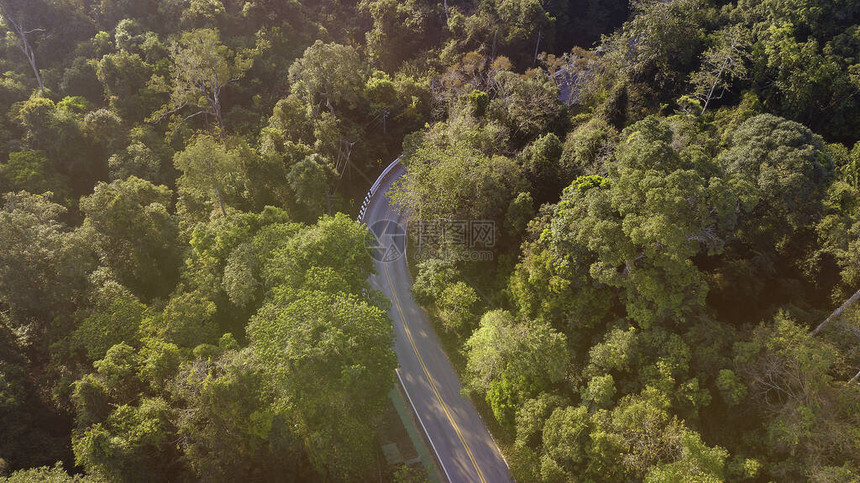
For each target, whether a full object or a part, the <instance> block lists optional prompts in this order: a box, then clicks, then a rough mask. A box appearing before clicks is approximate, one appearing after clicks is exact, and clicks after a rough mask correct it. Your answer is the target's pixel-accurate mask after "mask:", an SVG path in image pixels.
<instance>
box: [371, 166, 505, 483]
mask: <svg viewBox="0 0 860 483" xmlns="http://www.w3.org/2000/svg"><path fill="white" fill-rule="evenodd" d="M405 172H406V169H405V168H403V166H401V165H400V164H399V163H396V165H395V166H394V168H393V169H391V170H386V172H384V173H383V175H382V176H381V177H380V179H379V180H378V182H377V184H378V187H377V189H376V190H375V192H373V193H372V195H371V197H370V199H369V203H368V204H367V209H366V211H365V212H363V214H364V217H363V219H362V221H364V222H365V223H367V225H368V226H369V227H371V228H372V229H373V228H374V227H379V226H380V222H382V225H384V224H385V221H386V220H390V222H393V223H390V225H391V226H394V223H396V224H397V225H398V226H399V227H400V228H402V230H399V229H397V227H394V228H395V230H397V232H398V233H396V234H395V236H399V237H400V238H401V240H405V237H404V236H403V234H404V233H405V229H406V219H405V217H404V216H401V215H400V214H399V213H397V212H396V211H394V210H393V209H392V208H391V206H390V205H389V202H388V196H387V193H388V191H389V190H390V189H391V185H392V183H393V182H394V181H395V180H396V179H397V178H399V177H400V176H402V175H403V174H404V173H405ZM373 231H379V230H373ZM385 233H389V234H391V233H392V231H391V230H388V231H386V232H385ZM382 238H383V239H382V240H380V242H381V244H383V245H388V246H389V247H390V246H391V240H390V238H391V237H387V236H383V237H382ZM385 238H389V239H388V240H386V239H385ZM377 258H381V257H377ZM390 258H393V259H392V260H390V261H387V262H386V261H376V262H375V264H376V274H375V275H372V276H371V277H370V285H371V286H372V287H373V288H374V289H376V290H379V291H381V292H382V293H383V294H385V296H386V297H388V299H389V300H390V301H391V309H390V311H389V314H390V315H391V320H392V321H393V322H394V335H395V342H394V350H395V352H396V353H397V360H398V361H399V363H400V369H399V370H398V372H397V377H398V378H399V379H400V382H401V383H402V384H403V387H404V389H405V390H406V393H407V395H408V397H409V399H410V402H411V403H412V406H413V408H414V410H415V413H416V416H417V417H418V420H419V422H420V423H421V426H422V427H423V429H424V431H425V433H426V435H427V438H428V439H429V440H430V444H431V446H432V449H433V451H435V453H436V457H437V459H438V461H439V463H440V466H441V467H442V472H443V473H444V474H445V477H447V478H448V480H449V481H452V482H481V483H485V482H491V483H495V482H506V481H511V475H510V472H509V471H508V467H507V464H506V463H505V461H504V459H503V458H502V456H501V453H500V452H499V448H498V447H497V446H496V443H495V441H493V438H492V436H491V435H490V432H489V431H488V430H487V427H486V426H484V422H483V421H482V420H481V418H480V416H478V412H477V411H476V410H475V407H474V405H473V404H472V402H471V401H469V400H468V399H466V398H464V397H463V396H461V395H460V380H459V379H458V377H457V374H456V373H455V372H454V368H453V367H452V366H451V363H450V362H449V361H448V358H447V357H446V356H445V353H444V351H443V350H442V346H441V344H440V342H439V339H438V337H437V336H436V334H435V332H434V331H433V327H432V326H431V325H430V322H429V320H427V316H426V314H425V313H424V311H423V310H422V309H421V308H420V307H419V306H418V305H417V304H416V303H415V302H414V301H413V300H412V291H411V289H412V279H411V277H410V275H409V269H408V266H407V262H406V258H405V256H400V257H399V258H397V257H390Z"/></svg>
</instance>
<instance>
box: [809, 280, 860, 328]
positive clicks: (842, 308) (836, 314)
mask: <svg viewBox="0 0 860 483" xmlns="http://www.w3.org/2000/svg"><path fill="white" fill-rule="evenodd" d="M857 300H860V290H858V291H856V292H854V295H852V296H851V297H849V298H848V300H846V301H845V302H844V303H843V304H842V305H840V306H839V308H838V309H836V310H834V311H833V313H832V314H830V315H828V316H827V318H826V319H824V322H822V323H820V324H818V327H816V328H815V329H813V331H812V335H816V334H818V333H819V332H821V330H822V329H824V328H825V327H827V324H829V323H830V322H831V321H832V320H833V319H835V318H837V317H839V316H840V315H842V314H843V313H844V312H845V309H847V308H848V307H850V306H851V305H853V304H854V302H857Z"/></svg>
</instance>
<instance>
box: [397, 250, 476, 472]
mask: <svg viewBox="0 0 860 483" xmlns="http://www.w3.org/2000/svg"><path fill="white" fill-rule="evenodd" d="M382 267H383V270H384V271H385V279H386V280H387V281H388V287H389V288H390V289H391V301H392V302H394V306H395V307H396V308H397V313H398V314H400V321H401V322H402V323H403V330H404V331H405V332H406V337H407V338H408V339H409V343H410V344H411V345H412V350H413V351H415V357H417V358H418V363H419V364H421V369H423V370H424V376H425V377H427V382H429V383H430V388H431V389H432V390H433V394H435V395H436V399H437V400H438V401H439V405H440V406H442V410H443V411H444V412H445V416H446V417H447V418H448V421H449V422H450V423H451V426H453V427H454V431H455V432H456V433H457V437H458V438H460V442H461V443H463V448H465V449H466V454H467V455H468V456H469V460H471V461H472V466H474V467H475V472H477V473H478V478H479V479H480V481H481V483H486V482H487V480H486V478H484V473H483V472H482V471H481V467H480V466H478V462H477V461H475V456H474V455H473V454H472V450H471V449H470V448H469V445H468V444H467V443H466V439H465V438H463V433H462V432H461V431H460V427H459V426H458V425H457V423H456V422H455V421H454V418H453V417H451V411H450V409H449V408H448V405H447V404H445V401H444V400H443V399H442V395H441V394H439V389H438V388H437V387H436V383H435V382H433V378H432V377H430V371H428V370H427V365H425V364H424V359H423V358H422V357H421V354H420V353H419V352H418V346H417V345H415V339H413V338H412V331H410V330H409V324H407V323H406V316H405V315H404V314H403V309H402V308H401V307H400V300H399V299H398V298H397V293H396V292H395V290H394V283H392V281H391V273H390V272H389V271H388V264H386V263H383V264H382ZM428 437H429V435H428Z"/></svg>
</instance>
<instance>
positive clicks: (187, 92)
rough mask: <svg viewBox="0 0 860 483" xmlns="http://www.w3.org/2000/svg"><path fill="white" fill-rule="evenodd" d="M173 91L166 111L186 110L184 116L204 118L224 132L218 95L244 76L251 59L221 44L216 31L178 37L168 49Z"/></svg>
mask: <svg viewBox="0 0 860 483" xmlns="http://www.w3.org/2000/svg"><path fill="white" fill-rule="evenodd" d="M171 56H172V58H173V65H172V67H171V76H172V78H173V90H172V92H171V95H170V108H169V109H170V112H178V111H180V110H183V109H185V108H186V107H189V108H191V110H192V111H193V112H192V113H191V114H189V115H188V116H186V117H185V119H186V120H187V119H190V118H192V117H196V116H200V115H207V116H212V117H214V118H215V120H216V121H217V122H218V128H219V129H220V130H221V131H223V130H224V116H223V114H222V112H221V96H222V92H223V90H224V88H225V87H226V86H228V85H229V84H230V83H231V82H236V81H238V80H239V79H241V78H242V77H244V75H245V72H247V70H248V69H249V68H250V67H251V64H252V63H253V59H251V58H249V57H248V56H246V55H245V54H244V53H236V52H233V51H232V50H230V48H229V47H227V46H226V45H223V44H222V43H221V35H220V33H219V32H218V30H216V29H198V30H194V31H191V32H186V33H184V34H182V37H181V38H180V39H179V40H178V41H177V42H176V43H174V44H173V46H172V47H171Z"/></svg>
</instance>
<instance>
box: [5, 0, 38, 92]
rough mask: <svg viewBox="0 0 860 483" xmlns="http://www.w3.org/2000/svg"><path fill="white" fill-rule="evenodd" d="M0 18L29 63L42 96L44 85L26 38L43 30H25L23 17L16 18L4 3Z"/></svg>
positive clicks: (34, 54) (33, 53)
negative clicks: (0, 17) (12, 34)
mask: <svg viewBox="0 0 860 483" xmlns="http://www.w3.org/2000/svg"><path fill="white" fill-rule="evenodd" d="M0 16H2V17H3V22H4V23H5V24H6V27H7V28H8V29H10V30H11V31H12V32H13V33H14V34H15V45H16V46H17V47H18V48H19V49H20V50H21V52H22V53H23V54H24V57H26V58H27V62H29V63H30V67H31V68H32V69H33V73H34V74H35V75H36V82H37V83H38V84H39V91H41V93H42V94H43V95H44V94H45V84H44V83H43V82H42V74H40V73H39V66H38V65H37V64H36V52H35V51H34V50H33V46H32V45H31V44H30V40H29V39H28V38H27V36H28V35H30V34H32V33H33V32H44V31H45V29H41V28H36V29H30V30H27V29H26V28H25V26H24V18H23V15H18V17H17V18H16V17H15V16H14V15H13V13H12V11H11V9H10V8H9V5H8V4H7V3H6V2H0Z"/></svg>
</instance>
